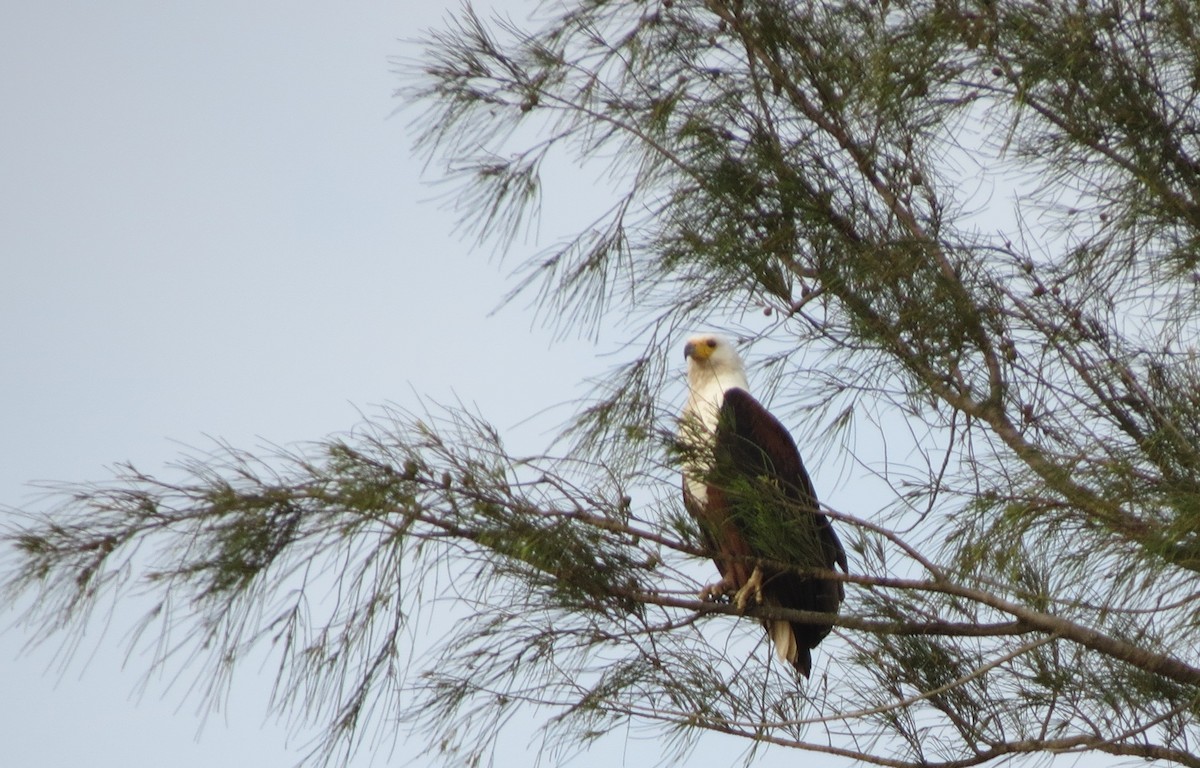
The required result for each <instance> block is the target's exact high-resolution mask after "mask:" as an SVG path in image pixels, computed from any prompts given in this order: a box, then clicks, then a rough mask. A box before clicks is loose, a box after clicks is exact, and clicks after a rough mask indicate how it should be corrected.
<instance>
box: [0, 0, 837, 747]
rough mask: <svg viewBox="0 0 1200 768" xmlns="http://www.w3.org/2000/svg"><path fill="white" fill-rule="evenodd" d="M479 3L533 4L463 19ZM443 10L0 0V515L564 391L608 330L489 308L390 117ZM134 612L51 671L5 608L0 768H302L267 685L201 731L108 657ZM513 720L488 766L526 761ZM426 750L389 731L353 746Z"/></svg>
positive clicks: (542, 429) (463, 244)
mask: <svg viewBox="0 0 1200 768" xmlns="http://www.w3.org/2000/svg"><path fill="white" fill-rule="evenodd" d="M496 4H503V6H505V7H506V8H507V9H509V11H510V12H511V13H512V15H514V16H516V17H523V16H524V9H525V8H528V7H529V3H528V2H527V0H497V2H496V3H486V2H480V3H478V4H477V7H480V8H488V7H491V6H492V5H496ZM457 6H458V3H457V2H451V1H449V0H430V1H429V2H415V1H414V0H387V1H384V0H350V1H349V2H343V3H337V4H331V3H314V2H301V3H284V2H278V1H276V2H254V3H246V2H232V1H231V0H212V1H211V2H207V3H186V4H185V3H161V2H149V1H148V0H146V1H144V2H135V1H133V0H114V1H113V2H108V3H90V2H78V1H77V2H66V1H65V0H40V1H39V2H29V3H19V2H9V3H5V4H3V5H0V147H3V151H0V361H3V362H2V365H3V375H2V376H0V436H2V442H0V504H3V505H16V506H21V505H27V504H30V503H33V502H35V501H36V499H37V492H36V490H35V489H33V488H31V487H30V486H29V485H28V483H29V482H30V481H34V480H98V479H103V478H105V477H106V476H107V474H108V472H107V470H106V467H107V466H110V465H112V464H113V463H115V462H119V461H126V460H129V461H133V462H135V463H136V464H138V465H140V466H141V467H143V468H146V469H148V470H156V469H157V468H159V467H162V466H163V465H164V464H165V463H166V462H169V461H170V460H172V459H173V458H175V457H177V456H178V455H179V454H180V452H181V450H182V448H181V445H192V446H204V445H205V444H206V437H205V436H206V435H209V436H215V437H220V438H223V439H225V440H227V441H228V442H230V443H232V444H233V445H237V446H246V447H253V446H255V445H257V444H260V443H262V442H264V441H269V442H272V443H279V444H287V443H291V442H295V441H303V440H309V439H316V438H320V437H322V436H325V435H327V434H329V433H331V432H337V431H341V430H345V429H348V428H350V427H352V426H354V424H355V423H357V422H358V421H359V419H360V414H359V409H365V410H370V408H371V406H372V405H374V404H379V403H384V402H394V403H397V404H399V405H402V406H409V407H416V406H417V404H416V395H417V394H420V395H422V396H427V397H430V398H432V399H434V400H441V401H451V400H453V399H455V398H460V399H461V400H463V401H464V402H467V403H472V404H474V405H475V406H477V408H478V410H479V412H480V413H482V414H484V415H485V416H486V417H488V418H489V419H490V420H491V421H492V422H493V423H495V424H496V425H497V426H499V427H501V428H502V429H504V430H506V434H507V435H508V437H509V441H510V443H509V444H510V447H516V448H517V449H518V450H536V449H537V448H539V447H543V443H544V441H545V438H546V437H547V432H546V430H547V429H548V428H549V427H550V426H553V425H554V424H557V423H559V422H560V421H561V417H562V416H563V415H565V412H562V413H559V414H558V415H556V416H552V417H551V418H549V419H545V420H543V421H542V422H534V423H533V424H527V423H525V422H524V420H525V419H526V417H528V416H530V415H531V414H534V413H536V412H537V411H539V410H540V409H541V408H542V407H544V406H545V404H547V403H563V402H567V401H570V400H572V399H573V398H577V397H579V396H580V395H582V394H583V393H584V391H585V390H584V388H583V387H582V382H583V381H584V380H585V379H586V378H588V377H589V376H594V375H596V374H598V373H600V372H601V371H603V370H606V369H607V368H609V367H610V366H611V365H612V364H613V362H614V361H613V360H612V359H608V358H600V357H598V355H599V354H600V353H602V352H607V351H611V350H612V349H614V348H615V347H616V345H617V344H616V340H611V339H610V340H608V343H607V346H601V347H599V348H597V347H593V346H591V345H590V344H587V343H584V342H574V341H568V342H564V343H559V344H555V345H552V344H551V337H550V334H549V333H546V332H542V331H540V330H538V329H537V328H536V327H532V326H531V321H530V318H529V316H528V315H527V314H523V313H522V312H521V311H520V307H519V306H518V307H514V308H512V309H510V310H507V311H504V312H501V313H499V314H497V315H494V316H493V315H491V314H490V311H491V310H492V309H493V308H494V307H495V305H496V303H497V301H498V300H499V298H500V297H501V296H502V295H503V294H504V293H505V291H506V290H507V289H508V288H509V287H511V286H510V284H509V283H508V281H506V280H505V279H504V277H503V273H504V268H502V267H500V266H498V265H496V264H494V263H491V262H490V261H489V260H488V258H487V254H486V253H480V252H476V251H473V250H472V249H471V247H470V242H469V241H468V240H466V239H464V238H462V237H459V236H457V235H456V233H455V232H454V216H453V215H452V214H450V213H448V212H447V211H445V210H442V209H441V207H440V206H439V204H438V203H437V202H436V201H435V200H434V199H433V198H435V197H436V196H437V195H438V194H439V193H440V190H435V189H433V188H431V187H430V186H429V185H427V184H424V183H422V180H421V174H422V167H421V161H420V159H419V158H416V157H415V156H414V155H413V153H412V149H411V143H412V138H413V136H412V131H411V130H410V128H409V121H410V119H411V117H412V114H411V113H408V114H403V115H400V116H399V117H395V118H390V119H389V115H390V114H391V113H392V111H393V110H394V109H396V107H397V106H398V105H397V103H396V102H395V100H394V99H393V98H392V96H391V94H392V91H393V90H394V89H395V88H396V87H397V86H398V85H399V83H398V81H397V79H396V76H395V75H394V74H393V73H392V71H391V70H392V66H391V65H390V64H389V57H393V56H396V55H400V54H404V53H409V54H411V53H414V51H413V50H412V49H410V48H406V47H405V46H404V44H403V43H401V42H400V41H401V40H402V39H408V38H412V37H414V36H416V35H417V34H418V32H419V31H420V30H421V29H423V28H425V27H428V26H430V25H435V24H437V23H438V22H439V20H440V19H442V18H443V16H444V14H445V9H446V8H451V7H457ZM589 189H590V187H589V186H588V185H586V184H578V183H576V184H573V185H571V187H570V188H569V189H566V190H562V189H560V190H551V193H552V194H549V195H548V196H547V201H548V204H549V205H551V206H558V208H559V211H558V212H553V213H552V215H547V216H546V217H545V218H546V220H554V219H555V218H556V214H557V213H559V212H561V213H562V214H563V215H568V214H569V212H570V211H586V210H587V209H588V208H589V206H588V200H587V198H586V197H585V196H586V195H587V194H591V193H590V192H589ZM564 192H565V193H567V194H563V193H564ZM546 244H547V243H546V242H545V241H542V242H540V243H538V242H530V243H529V244H528V246H526V247H524V248H523V249H521V250H519V252H518V253H516V254H515V255H514V262H513V263H514V264H515V263H516V262H517V261H519V260H520V257H521V256H522V255H529V254H531V253H534V252H536V251H537V250H538V249H539V247H540V246H545V245H546ZM679 362H680V363H682V358H680V361H679ZM680 368H682V366H680ZM481 372H482V373H483V375H482V376H481ZM518 425H521V426H518ZM831 501H833V502H834V506H837V505H838V503H839V501H841V502H842V503H846V502H845V501H844V500H839V499H837V498H836V497H834V498H833V499H831ZM137 615H138V610H137V606H133V607H131V608H122V609H119V610H118V611H117V614H116V618H115V621H114V623H113V626H112V627H111V628H110V629H109V631H108V633H107V635H103V636H101V635H102V633H101V631H102V630H103V627H102V626H99V625H97V626H95V627H94V629H93V631H92V632H91V633H90V635H89V637H88V638H86V639H85V645H84V648H85V649H86V650H87V651H88V652H87V653H85V654H84V655H82V656H81V657H79V658H77V659H76V662H75V663H74V664H72V665H70V666H69V667H68V668H67V671H66V672H65V673H60V672H58V671H57V667H56V665H55V657H54V655H53V653H52V648H51V647H38V648H33V649H32V650H29V651H28V652H26V653H23V654H22V653H21V649H22V647H23V646H24V645H25V644H26V642H27V641H28V637H27V636H26V635H23V634H22V633H21V632H19V631H12V630H10V629H8V623H9V622H10V621H11V616H12V614H11V613H0V630H3V631H0V690H2V691H3V692H4V694H3V695H2V696H0V745H2V746H0V751H2V757H0V763H2V764H3V766H4V767H5V768H60V767H61V768H76V767H77V766H88V768H163V767H164V766H169V767H170V768H200V767H201V766H218V765H219V766H242V765H254V766H258V767H259V768H285V767H288V766H292V765H294V764H295V763H296V761H297V759H298V758H299V757H300V756H301V755H302V754H303V753H304V747H305V745H306V744H307V743H308V742H309V740H310V739H311V738H312V737H313V736H314V735H315V732H314V731H306V730H300V731H299V732H297V733H294V734H291V735H289V732H288V730H287V729H286V728H285V727H284V726H282V725H280V724H278V723H276V722H275V721H273V720H269V719H266V718H265V715H264V713H265V710H266V704H265V702H266V698H267V695H268V692H269V686H270V679H269V675H266V674H263V675H259V674H258V673H257V670H255V669H253V668H249V669H244V670H243V672H244V673H245V674H244V675H243V677H242V678H240V679H239V681H238V682H237V683H236V684H235V687H234V689H233V692H232V694H231V696H230V697H229V699H228V702H227V705H226V707H225V709H224V711H223V712H222V713H220V714H217V715H212V716H210V717H209V718H208V720H207V721H206V723H205V725H204V727H203V732H202V733H201V734H200V735H199V737H197V733H198V731H200V729H201V723H202V722H204V721H203V719H202V717H201V716H200V715H199V714H198V713H197V711H196V700H195V699H194V698H189V697H188V696H187V691H186V685H177V686H175V687H169V686H168V685H167V684H166V681H152V682H151V683H150V685H149V687H148V688H147V690H146V691H145V693H144V694H142V695H139V681H140V679H141V673H142V671H143V670H144V669H145V667H146V664H147V659H146V658H143V657H135V658H131V659H125V657H124V651H123V648H124V646H123V643H122V639H123V637H124V635H125V632H126V631H127V629H128V624H129V621H131V620H132V619H133V618H134V617H136V616H137ZM123 620H124V623H123ZM182 679H183V680H185V681H187V680H190V678H189V677H188V676H187V673H186V672H184V673H183V675H182ZM523 727H524V726H523V724H517V726H515V727H514V732H513V734H512V736H511V737H509V738H508V739H506V746H511V747H512V751H506V752H505V753H504V754H503V755H501V756H500V759H499V760H498V763H497V764H498V765H501V766H509V765H533V764H534V762H535V761H536V759H537V746H538V744H537V741H536V740H535V739H533V738H532V737H531V735H530V734H531V733H532V727H530V728H528V729H525V730H522V728H523ZM745 746H746V745H745V744H744V743H742V742H740V741H737V740H730V739H724V738H721V737H715V736H713V737H706V738H705V740H704V741H703V746H702V748H701V750H700V751H699V752H698V754H697V757H698V758H699V760H698V762H699V763H702V764H709V765H728V764H731V763H733V762H735V761H736V759H737V757H738V756H739V755H741V754H742V751H743V750H744V749H745ZM664 749H665V747H664V746H663V744H662V743H661V741H660V734H659V733H658V732H657V731H655V730H654V729H645V728H641V729H639V730H637V731H636V732H634V733H632V734H616V735H614V736H612V737H610V738H608V739H606V740H604V741H602V742H600V743H599V744H598V745H597V746H596V747H595V748H593V750H592V751H591V752H589V753H588V754H586V755H584V756H583V757H581V758H580V759H579V760H578V761H577V762H576V763H575V765H580V766H604V767H605V768H607V767H608V766H612V765H629V766H643V765H653V764H656V763H657V761H658V759H659V758H660V757H661V755H662V754H663V752H664ZM373 756H374V760H372V757H373ZM760 758H761V759H760V760H758V761H757V762H756V765H778V766H784V765H786V766H794V765H796V764H797V763H798V762H803V763H804V765H806V766H814V767H815V766H819V765H821V764H822V763H824V764H832V765H836V764H840V761H822V760H821V759H820V758H818V757H816V756H813V755H798V754H795V753H792V752H789V751H786V750H768V751H767V752H766V753H765V754H763V755H760ZM432 764H433V763H432V762H431V761H430V760H428V759H424V758H422V757H421V756H416V755H413V754H412V747H406V746H405V745H404V744H400V745H399V746H398V747H397V749H396V750H395V751H394V752H389V751H386V750H385V751H380V752H378V753H377V754H374V755H373V753H372V750H371V749H369V748H368V749H366V750H364V751H363V752H362V753H361V754H360V755H359V757H358V758H357V759H356V760H355V763H354V765H355V766H366V765H416V766H424V765H432ZM542 765H548V762H543V763H542Z"/></svg>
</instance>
